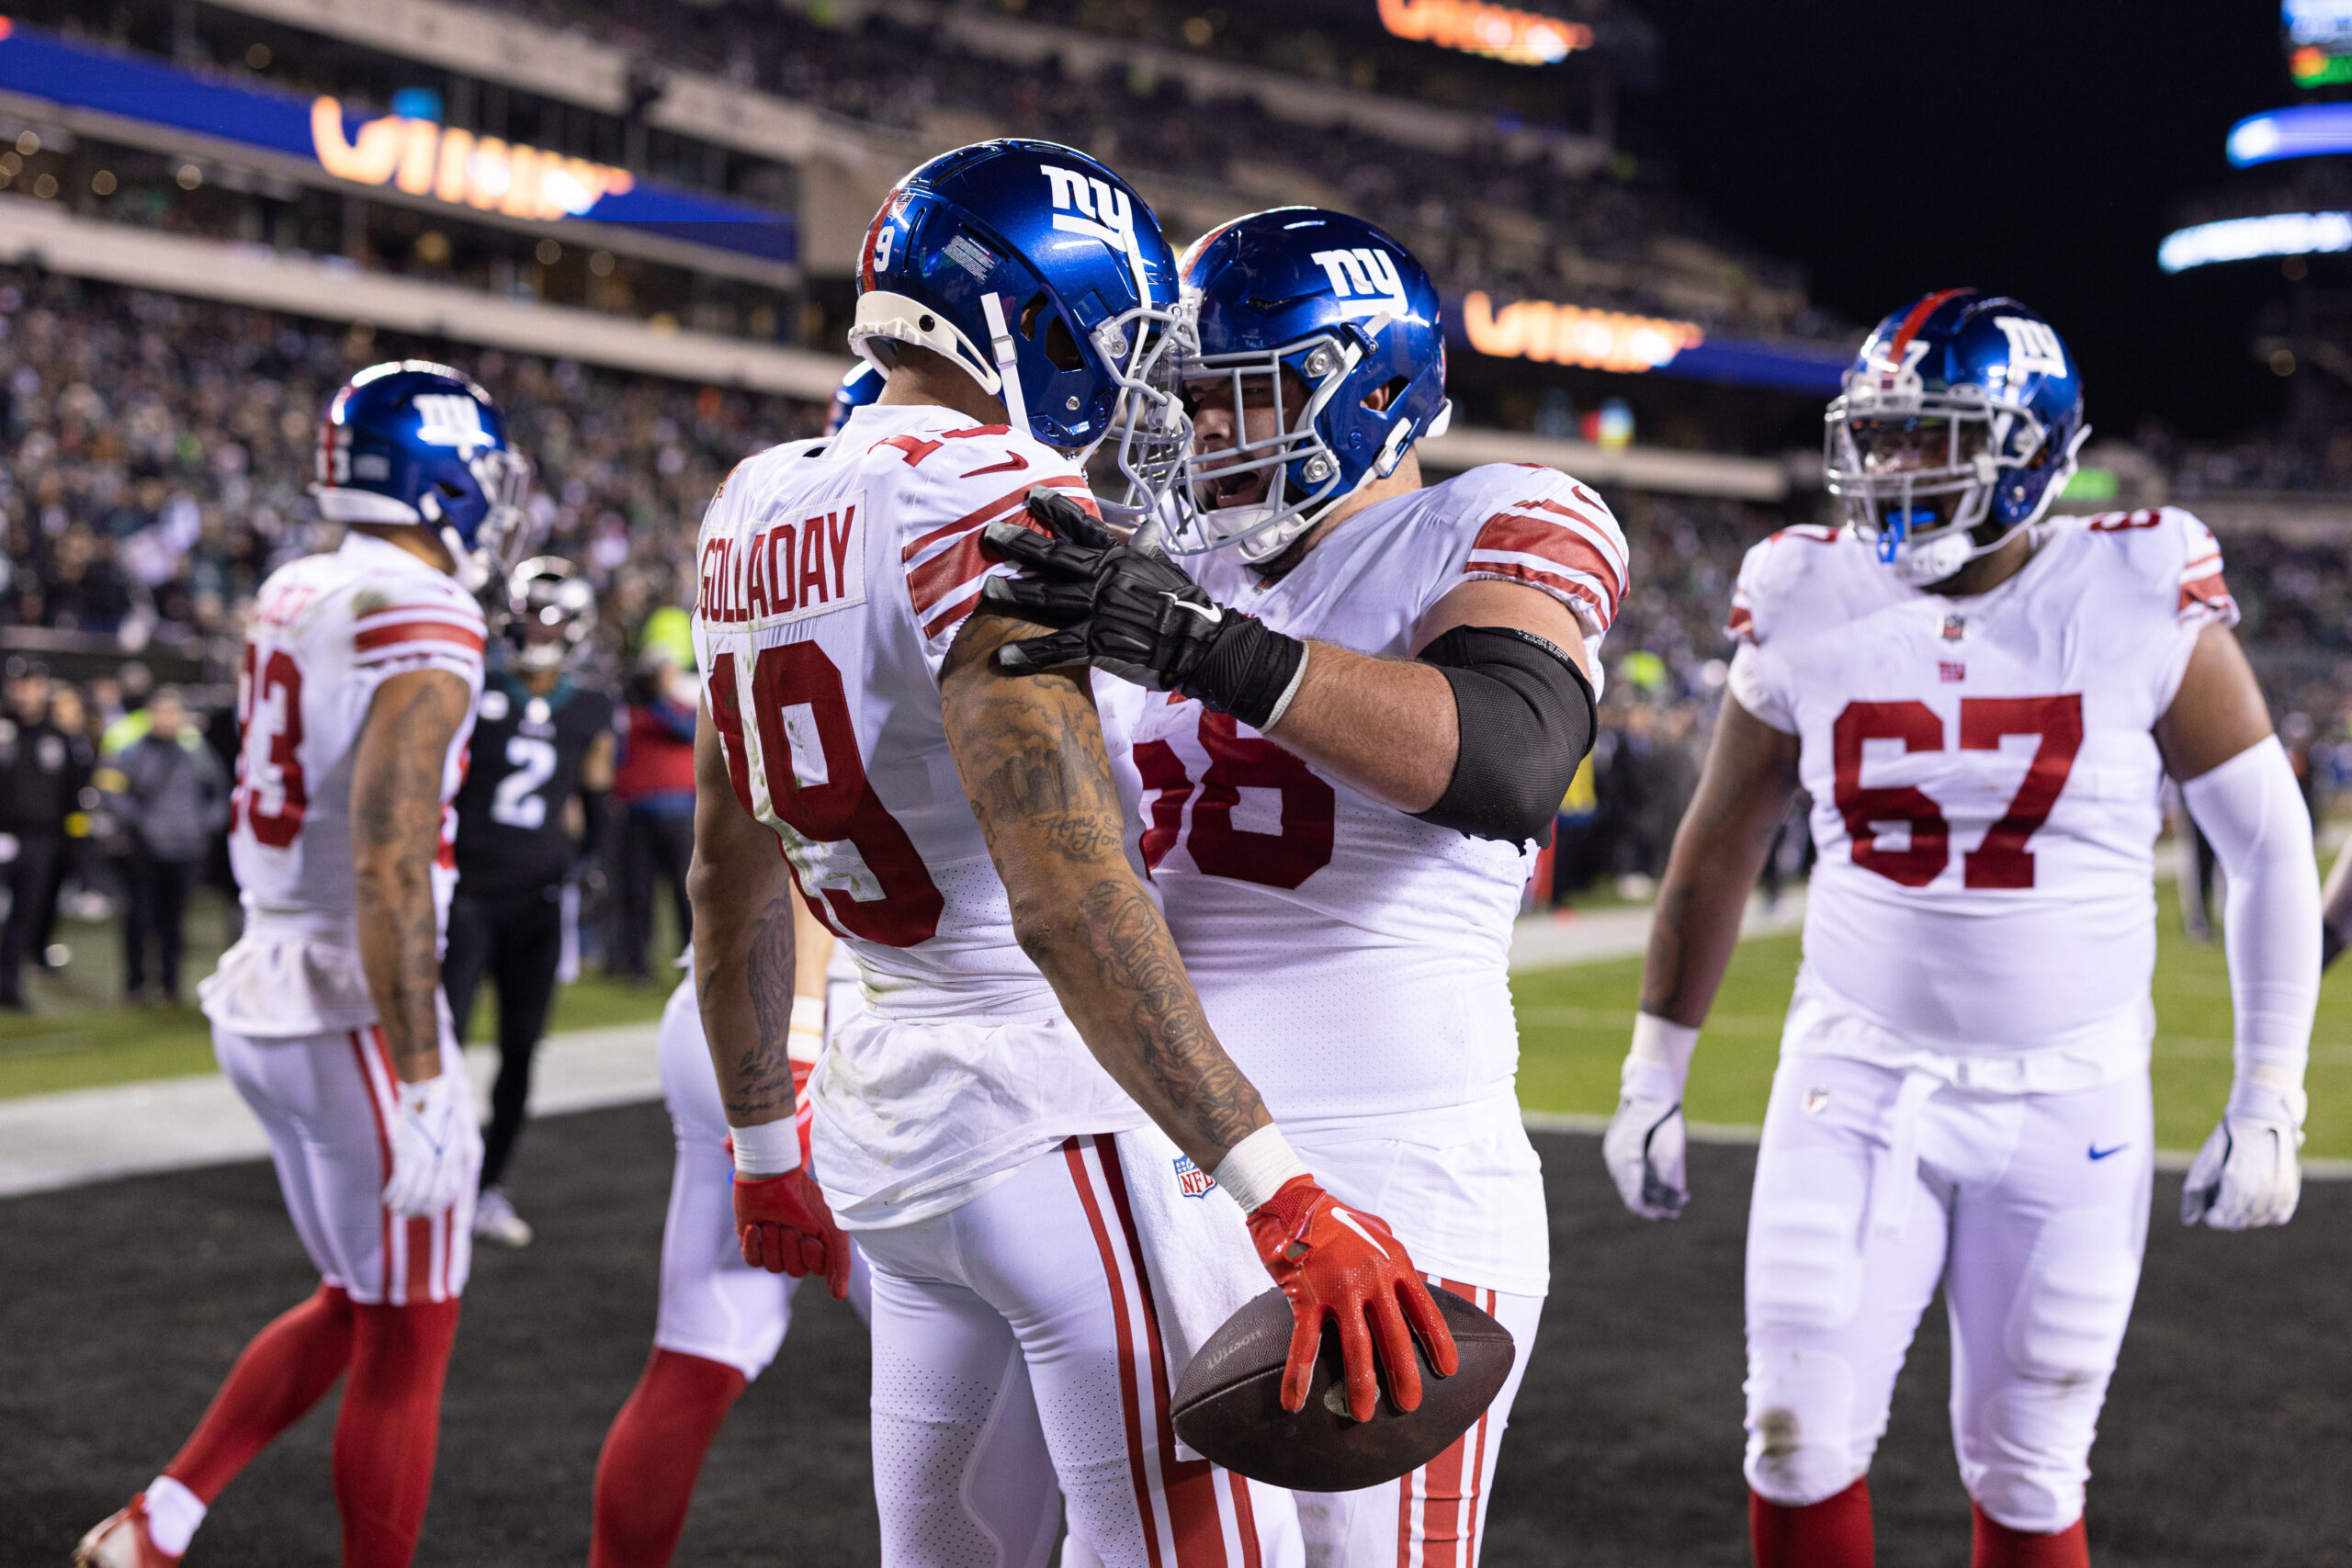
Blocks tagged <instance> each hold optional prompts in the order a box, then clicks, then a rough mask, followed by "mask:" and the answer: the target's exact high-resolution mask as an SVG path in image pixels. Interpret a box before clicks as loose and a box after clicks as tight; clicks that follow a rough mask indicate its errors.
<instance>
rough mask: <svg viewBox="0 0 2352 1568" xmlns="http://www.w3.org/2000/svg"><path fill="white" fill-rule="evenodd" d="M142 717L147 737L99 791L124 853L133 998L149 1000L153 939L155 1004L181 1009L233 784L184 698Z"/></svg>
mask: <svg viewBox="0 0 2352 1568" xmlns="http://www.w3.org/2000/svg"><path fill="white" fill-rule="evenodd" d="M141 713H142V714H144V715H145V716H146V723H145V725H144V726H143V729H144V733H143V734H141V735H140V736H139V737H138V739H134V740H132V741H131V742H130V744H129V745H127V746H125V747H123V748H122V749H121V750H119V751H118V752H116V753H115V754H114V755H113V756H112V757H110V758H109V759H108V760H107V765H106V766H104V767H102V768H100V769H99V770H98V773H97V782H98V785H99V787H100V789H101V790H102V791H103V792H104V793H105V798H106V806H107V812H108V814H109V815H110V816H112V817H113V818H115V820H116V822H117V823H118V824H119V829H120V831H121V834H122V840H123V844H124V848H125V851H126V855H125V860H126V871H127V876H126V878H125V882H126V888H127V892H128V894H129V897H128V898H127V900H126V902H125V908H124V910H123V918H122V983H123V994H124V997H125V999H127V1000H130V1001H133V1002H140V1001H145V1000H147V999H149V998H148V992H147V950H148V944H149V942H150V940H151V939H152V940H153V944H154V947H155V952H156V957H157V965H156V978H157V980H158V981H159V982H160V984H159V986H158V987H157V990H156V994H155V998H154V999H155V1000H158V1001H161V1002H164V1003H167V1004H174V1005H175V1004H177V1003H178V1001H179V999H180V951H181V944H182V928H183V925H184V923H185V921H186V919H187V895H188V889H189V887H190V886H192V885H193V884H194V883H195V880H196V875H197V873H198V870H199V869H200V868H201V867H202V865H203V863H204V860H205V856H206V855H207V854H208V853H209V852H210V850H211V848H212V841H213V840H214V838H215V837H217V836H218V835H219V834H220V831H221V829H224V828H225V827H227V825H228V821H229V784H228V779H227V777H226V776H225V775H224V774H223V773H222V772H221V769H220V760H219V759H218V758H216V757H215V756H214V755H213V754H212V748H211V747H209V746H208V745H206V744H205V740H204V736H203V734H202V733H201V732H200V731H199V730H198V728H197V727H196V726H195V725H194V724H192V723H190V722H189V721H188V716H187V707H186V706H185V705H183V704H182V702H181V700H180V694H179V693H178V692H177V691H175V689H173V688H172V687H169V686H165V687H164V688H162V689H161V690H159V691H157V692H156V693H155V694H154V695H153V697H152V698H151V699H150V700H149V702H148V704H147V705H146V707H145V708H143V709H141Z"/></svg>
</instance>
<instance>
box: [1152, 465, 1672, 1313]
mask: <svg viewBox="0 0 2352 1568" xmlns="http://www.w3.org/2000/svg"><path fill="white" fill-rule="evenodd" d="M1187 564H1188V565H1189V566H1191V568H1192V569H1193V571H1194V573H1195V575H1196V576H1197V577H1198V579H1199V581H1200V582H1201V585H1202V587H1203V588H1204V590H1205V591H1206V592H1208V593H1209V595H1210V596H1211V597H1212V598H1214V599H1216V600H1217V601H1218V602H1220V603H1222V604H1228V605H1231V606H1233V607H1234V608H1236V609H1238V610H1241V611H1243V612H1246V613H1247V614H1249V615H1255V616H1257V617H1258V618H1259V619H1261V620H1262V621H1263V622H1265V623H1266V625H1268V626H1272V627H1273V628H1275V629H1276V630H1278V631H1283V632H1288V633H1290V634H1291V635H1293V636H1295V637H1315V638H1319V639H1321V640H1323V641H1327V642H1332V643H1337V644H1339V645H1340V646H1341V647H1344V648H1349V649H1354V650H1356V651H1358V652H1360V653H1368V654H1374V655H1378V656H1382V657H1385V658H1398V659H1401V658H1405V657H1407V656H1408V655H1409V654H1410V652H1411V650H1412V648H1413V645H1414V642H1415V640H1416V633H1417V631H1418V629H1419V626H1420V625H1421V623H1422V620H1423V618H1424V617H1425V616H1426V615H1428V614H1429V612H1430V609H1431V607H1433V606H1434V605H1435V604H1437V602H1438V601H1439V600H1441V599H1442V598H1444V597H1445V595H1446V594H1447V593H1449V592H1453V589H1455V588H1456V587H1458V586H1460V585H1461V584H1462V583H1463V582H1464V581H1472V580H1476V579H1497V580H1500V581H1511V582H1521V583H1525V584H1527V585H1529V586H1531V587H1534V588H1537V589H1540V590H1542V591H1543V592H1546V593H1549V594H1552V595H1553V596H1554V597H1555V598H1557V599H1559V600H1560V601H1561V602H1562V603H1564V604H1566V605H1567V606H1568V608H1569V609H1570V610H1572V611H1574V612H1575V613H1576V615H1577V619H1578V621H1579V623H1580V624H1581V625H1582V626H1583V628H1584V632H1585V637H1586V647H1587V649H1589V650H1590V652H1591V654H1592V655H1593V658H1592V660H1591V662H1592V665H1593V668H1594V669H1595V670H1596V671H1597V670H1598V669H1599V668H1600V659H1599V654H1600V642H1601V638H1602V637H1603V635H1604V634H1605V633H1606V632H1607V631H1608V629H1609V623H1610V620H1611V617H1612V616H1613V615H1615V614H1616V609H1617V604H1618V602H1619V600H1620V598H1621V597H1622V596H1623V593H1624V592H1625V585H1626V553H1625V541H1624V536H1623V534H1621V533H1620V532H1619V531H1618V527H1617V523H1616V520H1615V519H1614V518H1613V517H1612V516H1611V514H1610V512H1609V508H1608V507H1607V506H1606V505H1604V504H1603V503H1602V502H1601V501H1600V497H1598V496H1597V495H1595V494H1593V492H1592V491H1590V490H1589V489H1588V488H1587V487H1585V486H1583V485H1580V484H1578V483H1577V481H1576V480H1574V479H1570V478H1569V477H1567V476H1566V475H1565V474H1561V473H1557V472H1555V471H1554V470H1552V469H1549V468H1527V467H1522V466H1520V465H1515V464H1514V465H1501V464H1498V465H1494V466H1490V467H1487V468H1475V469H1473V470H1471V471H1470V472H1468V473H1466V474H1463V475H1460V476H1459V477H1457V478H1455V479H1449V480H1447V481H1446V482H1444V483H1442V484H1438V485H1432V486H1430V488H1428V489H1426V490H1420V491H1413V492H1412V493H1410V494H1408V495H1404V496H1399V497H1397V498H1396V499H1395V500H1392V501H1387V502H1380V503H1378V504H1376V505H1374V506H1370V507H1366V508H1365V509H1364V510H1363V511H1362V512H1360V513H1356V514H1355V515H1354V516H1352V517H1351V518H1349V519H1348V520H1347V521H1346V522H1345V523H1343V524H1341V525H1340V526H1339V527H1338V528H1337V529H1335V530H1333V531H1332V533H1331V534H1330V535H1329V536H1327V537H1325V538H1324V539H1323V540H1322V541H1321V542H1320V543H1318V544H1317V545H1316V547H1314V548H1313V549H1312V550H1310V551H1308V552H1307V555H1306V558H1305V559H1304V560H1302V561H1301V562H1300V563H1299V564H1298V565H1297V566H1296V567H1295V568H1294V569H1293V570H1291V571H1290V572H1288V573H1287V574H1285V575H1284V576H1283V577H1282V578H1280V579H1278V580H1277V581H1272V582H1263V581H1260V580H1259V578H1258V577H1257V576H1256V575H1255V574H1254V573H1252V572H1250V570H1248V568H1246V567H1245V566H1244V565H1243V564H1242V563H1241V561H1240V559H1239V558H1238V556H1237V555H1235V554H1234V553H1233V552H1231V551H1210V552H1207V553H1205V554H1203V555H1199V556H1194V557H1191V558H1188V560H1187ZM1135 761H1136V769H1137V772H1138V773H1139V774H1140V776H1141V780H1142V784H1143V788H1144V795H1145V800H1144V808H1143V811H1142V814H1141V818H1140V829H1141V843H1140V845H1139V849H1140V852H1141V855H1142V858H1143V860H1144V862H1145V863H1146V864H1147V865H1148V866H1149V867H1150V868H1151V873H1152V876H1153V878H1154V881H1155V883H1156V885H1157V886H1158V887H1159V892H1160V896H1161V899H1162V903H1163V905H1164V907H1165V908H1166V910H1167V915H1168V923H1169V926H1170V930H1171V931H1173V932H1174V933H1175V936H1176V942H1177V946H1178V949H1179V950H1180V951H1181V952H1182V955H1183V959H1184V965H1185V968H1186V969H1187V970H1189V971H1190V972H1191V974H1192V976H1193V983H1194V984H1195V985H1196V986H1198V987H1199V988H1200V992H1201V997H1202V1000H1203V1002H1204V1005H1205V1006H1206V1008H1207V1010H1208V1014H1209V1021H1210V1023H1211V1024H1212V1025H1213V1026H1214V1027H1215V1028H1216V1032H1217V1036H1218V1038H1219V1039H1220V1040H1222V1041H1223V1042H1224V1043H1225V1045H1226V1048H1227V1050H1228V1051H1229V1052H1231V1053H1232V1055H1233V1057H1234V1060H1235V1061H1236V1062H1238V1064H1239V1065H1240V1066H1241V1068H1242V1070H1243V1071H1244V1072H1246V1073H1248V1074H1249V1075H1250V1080H1251V1081H1252V1082H1254V1083H1255V1084H1256V1085H1257V1086H1258V1089H1259V1091H1260V1092H1261V1094H1263V1095H1264V1096H1265V1099H1266V1103H1267V1106H1268V1108H1269V1109H1270V1110H1271V1111H1272V1112H1273V1114H1274V1117H1275V1119H1276V1120H1277V1121H1278V1122H1280V1123H1281V1124H1282V1126H1283V1129H1284V1131H1285V1133H1287V1134H1290V1135H1291V1136H1292V1137H1293V1138H1294V1139H1295V1141H1297V1142H1299V1143H1300V1145H1301V1147H1302V1149H1303V1150H1305V1151H1306V1152H1307V1158H1308V1162H1309V1164H1310V1165H1311V1166H1317V1170H1318V1174H1322V1173H1323V1168H1324V1167H1326V1166H1329V1163H1330V1161H1331V1159H1332V1158H1333V1157H1335V1156H1332V1155H1331V1154H1329V1145H1331V1144H1333V1143H1334V1142H1346V1141H1349V1140H1351V1139H1362V1138H1363V1137H1365V1136H1370V1135H1381V1136H1385V1137H1387V1138H1392V1139H1403V1140H1405V1141H1406V1142H1408V1143H1413V1144H1425V1145H1450V1144H1455V1143H1458V1142H1462V1141H1464V1140H1470V1139H1489V1138H1494V1137H1500V1138H1502V1139H1503V1141H1504V1144H1505V1145H1507V1147H1506V1148H1505V1151H1504V1153H1503V1154H1502V1155H1499V1156H1496V1160H1497V1161H1498V1163H1497V1164H1496V1165H1495V1170H1496V1171H1498V1172H1499V1173H1500V1174H1501V1175H1502V1176H1503V1177H1505V1178H1507V1179H1508V1180H1509V1181H1510V1182H1520V1181H1522V1180H1523V1179H1530V1178H1532V1175H1533V1173H1534V1171H1535V1169H1536V1167H1535V1163H1534V1160H1535V1156H1534V1153H1533V1151H1532V1148H1530V1147H1529V1146H1528V1145H1527V1140H1526V1136H1525V1134H1524V1133H1523V1132H1521V1129H1520V1126H1519V1120H1518V1118H1519V1111H1518V1102H1517V1098H1516V1090H1515V1087H1514V1086H1515V1080H1516V1077H1517V1075H1518V1070H1519V1031H1518V1025H1517V1022H1516V1021H1515V1019H1514V1017H1513V1014H1512V1011H1511V999H1510V979H1509V973H1508V968H1509V960H1510V931H1511V922H1512V920H1513V919H1515V918H1516V917H1517V915H1518V912H1519V902H1520V897H1521V892H1522V890H1523V889H1524V888H1525V886H1526V884H1527V878H1528V874H1529V872H1530V871H1531V869H1532V864H1533V860H1534V853H1535V852H1534V847H1533V846H1532V844H1523V843H1502V842H1498V841H1497V840H1491V839H1473V838H1469V837H1467V836H1465V835H1464V834H1462V833H1458V832H1456V831H1454V830H1453V829H1449V828H1440V827H1437V826H1434V825H1433V824H1430V823H1428V822H1423V821H1421V820H1419V818H1413V817H1410V816H1408V815H1406V814H1405V813H1404V812H1401V811H1398V810H1397V809H1395V808H1394V807H1388V806H1385V805H1383V804H1381V803H1380V802H1378V801H1375V800H1373V799H1371V798H1370V797H1368V796H1366V795H1360V794H1358V793H1357V792H1356V791H1354V790H1352V789H1351V788H1349V787H1348V786H1347V785H1346V784H1341V783H1340V782H1338V781H1337V780H1333V779H1327V778H1325V777H1324V776H1322V775H1321V774H1320V773H1317V772H1316V771H1315V770H1314V769H1313V768H1312V767H1310V766H1308V765H1307V764H1306V762H1305V761H1301V760H1300V759H1299V758H1298V757H1296V756H1295V755H1294V754H1292V753H1291V752H1289V751H1286V750H1283V748H1282V747H1281V746H1280V745H1279V744H1277V743H1275V742H1274V741H1272V740H1269V739H1264V738H1263V737H1261V736H1260V735H1259V734H1258V733H1257V732H1256V731H1255V730H1253V729H1251V728H1250V727H1249V726H1247V725H1244V724H1239V723H1238V722H1236V721H1235V720H1234V719H1233V718H1231V717H1230V716H1226V715H1222V714H1214V713H1210V712H1208V711H1207V710H1205V709H1204V708H1203V707H1202V705H1200V704H1199V703H1198V702H1194V701H1191V700H1188V699H1185V698H1182V697H1179V696H1177V695H1175V694H1172V693H1170V694H1166V695H1159V694H1154V695H1150V696H1148V697H1147V698H1146V699H1145V702H1144V707H1143V711H1142V713H1141V715H1140V716H1138V717H1137V719H1136V730H1135ZM1498 1129H1499V1131H1498ZM1382 1157H1383V1158H1384V1159H1387V1158H1391V1157H1397V1156H1395V1150H1394V1149H1391V1150H1390V1151H1388V1152H1387V1153H1385V1154H1384V1155H1383V1156H1382ZM1482 1157H1483V1156H1482ZM1318 1161H1320V1162H1321V1164H1319V1165H1318V1163H1317V1162H1318ZM1458 1163H1459V1162H1457V1165H1458ZM1415 1164H1416V1162H1413V1161H1411V1160H1409V1159H1408V1160H1406V1161H1405V1167H1413V1166H1415ZM1405 1167H1399V1168H1397V1169H1398V1171H1400V1172H1403V1174H1392V1175H1391V1176H1389V1177H1387V1178H1385V1180H1387V1181H1388V1182H1389V1183H1390V1184H1391V1185H1390V1190H1389V1193H1388V1195H1387V1197H1386V1198H1385V1199H1384V1198H1383V1197H1382V1196H1381V1195H1380V1194H1377V1193H1374V1192H1370V1191H1365V1190H1358V1191H1343V1196H1345V1197H1347V1198H1349V1199H1350V1200H1351V1201H1356V1202H1361V1203H1363V1204H1365V1205H1366V1206H1368V1207H1374V1208H1376V1209H1378V1210H1379V1211H1380V1213H1382V1214H1383V1216H1384V1217H1385V1218H1386V1219H1387V1220H1388V1221H1389V1222H1390V1224H1394V1225H1396V1226H1397V1230H1398V1234H1399V1235H1400V1236H1402V1237H1403V1239H1404V1241H1405V1243H1406V1246H1407V1247H1408V1249H1409V1250H1411V1252H1412V1253H1413V1256H1414V1259H1415V1261H1416V1262H1417V1263H1418V1264H1419V1266H1420V1267H1421V1268H1423V1269H1431V1270H1436V1271H1439V1272H1442V1273H1445V1274H1446V1275H1447V1276H1448V1277H1450V1278H1458V1279H1464V1280H1474V1281H1476V1282H1477V1283H1479V1284H1481V1285H1487V1286H1491V1287H1493V1288H1496V1289H1502V1290H1513V1291H1521V1292H1530V1293H1539V1294H1540V1293H1541V1292H1542V1291H1543V1290H1544V1279H1545V1275H1544V1266H1543V1257H1542V1250H1541V1248H1542V1242H1541V1239H1540V1236H1541V1232H1542V1224H1541V1221H1542V1191H1541V1186H1540V1181H1539V1182H1537V1183H1536V1185H1535V1188H1534V1199H1533V1201H1534V1209H1533V1216H1534V1220H1535V1225H1534V1230H1535V1232H1536V1233H1537V1239H1536V1240H1535V1241H1533V1242H1532V1244H1531V1243H1530V1242H1529V1241H1528V1238H1527V1237H1526V1236H1525V1235H1523V1234H1519V1235H1512V1236H1511V1237H1510V1239H1509V1240H1508V1244H1507V1245H1506V1244H1505V1238H1506V1236H1507V1235H1510V1233H1513V1232H1514V1231H1520V1232H1523V1230H1524V1226H1523V1225H1516V1224H1512V1223H1510V1222H1511V1221H1513V1220H1515V1219H1517V1218H1523V1216H1506V1215H1500V1214H1498V1213H1496V1212H1495V1211H1496V1208H1497V1206H1498V1205H1497V1203H1496V1202H1494V1201H1482V1199H1481V1192H1482V1188H1481V1186H1480V1183H1479V1181H1478V1179H1476V1178H1477V1175H1478V1174H1479V1173H1473V1172H1469V1171H1465V1170H1463V1169H1460V1168H1454V1169H1451V1170H1422V1169H1419V1168H1413V1169H1411V1170H1409V1171H1407V1170H1405ZM1334 1174H1336V1173H1334ZM1398 1180H1402V1181H1404V1182H1405V1183H1406V1184H1407V1185H1406V1186H1405V1187H1403V1188H1397V1187H1396V1186H1395V1185H1394V1183H1395V1182H1396V1181H1398ZM1489 1197H1491V1194H1490V1193H1489ZM1500 1206H1502V1207H1506V1208H1507V1207H1509V1205H1508V1204H1503V1205H1500ZM1489 1239H1491V1240H1493V1241H1495V1242H1496V1243H1497V1245H1494V1246H1491V1247H1489V1246H1487V1241H1488V1240H1489ZM1531 1246H1532V1252H1531Z"/></svg>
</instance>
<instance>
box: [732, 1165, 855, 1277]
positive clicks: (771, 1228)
mask: <svg viewBox="0 0 2352 1568" xmlns="http://www.w3.org/2000/svg"><path fill="white" fill-rule="evenodd" d="M735 1237H736V1240H737V1241H738V1242H739V1243H740V1244H741V1247H742V1248H743V1261H744V1262H746V1263H748V1264H750V1265H751V1266H752V1268H754V1269H766V1270H767V1271H768V1272H769V1273H771V1274H789V1275H790V1276H792V1278H794V1279H796V1280H797V1279H799V1278H801V1277H802V1276H803V1275H806V1274H822V1275H823V1276H824V1277H825V1288H826V1289H827V1290H829V1291H831V1292H832V1294H833V1300H835V1301H837V1302H838V1301H842V1300H843V1299H845V1298H846V1297H847V1296H848V1295H849V1265H850V1247H849V1237H848V1236H847V1235H843V1234H842V1227H841V1226H840V1225H839V1224H836V1223H835V1222H834V1220H833V1211H832V1209H831V1206H830V1205H828V1204H827V1203H826V1201H825V1195H824V1193H823V1192H821V1191H820V1190H818V1187H817V1183H816V1181H815V1180H814V1179H812V1178H811V1177H810V1176H809V1168H808V1167H806V1166H800V1167H797V1168H794V1169H791V1170H787V1171H786V1172H785V1173H784V1174H783V1175H781V1176H765V1177H760V1178H758V1179H745V1177H744V1176H743V1173H742V1172H741V1171H737V1172H736V1173H735Z"/></svg>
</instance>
